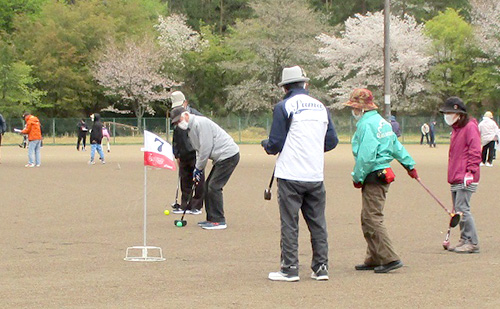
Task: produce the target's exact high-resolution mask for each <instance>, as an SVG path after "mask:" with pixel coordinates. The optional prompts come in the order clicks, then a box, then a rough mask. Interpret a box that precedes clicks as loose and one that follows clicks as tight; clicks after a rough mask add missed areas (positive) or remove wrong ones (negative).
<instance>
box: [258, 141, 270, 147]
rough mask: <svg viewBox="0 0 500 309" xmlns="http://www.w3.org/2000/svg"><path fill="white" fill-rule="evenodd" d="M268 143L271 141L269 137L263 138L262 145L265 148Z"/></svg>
mask: <svg viewBox="0 0 500 309" xmlns="http://www.w3.org/2000/svg"><path fill="white" fill-rule="evenodd" d="M267 143H269V140H268V139H263V140H262V141H261V142H260V145H261V146H262V147H264V148H266V147H267Z"/></svg>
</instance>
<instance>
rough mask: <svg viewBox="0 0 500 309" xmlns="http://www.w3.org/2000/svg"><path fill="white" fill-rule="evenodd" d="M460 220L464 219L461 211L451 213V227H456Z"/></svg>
mask: <svg viewBox="0 0 500 309" xmlns="http://www.w3.org/2000/svg"><path fill="white" fill-rule="evenodd" d="M460 220H462V214H461V213H455V214H452V215H451V219H450V227H455V226H457V225H458V224H459V223H460Z"/></svg>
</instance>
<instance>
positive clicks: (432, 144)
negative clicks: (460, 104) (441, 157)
mask: <svg viewBox="0 0 500 309" xmlns="http://www.w3.org/2000/svg"><path fill="white" fill-rule="evenodd" d="M429 137H430V139H431V141H430V142H429V147H431V148H432V147H434V148H436V122H435V121H434V120H432V121H431V122H430V124H429Z"/></svg>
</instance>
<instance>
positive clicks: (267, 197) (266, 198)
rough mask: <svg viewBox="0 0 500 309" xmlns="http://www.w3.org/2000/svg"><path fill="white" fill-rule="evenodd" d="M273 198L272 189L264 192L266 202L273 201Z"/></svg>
mask: <svg viewBox="0 0 500 309" xmlns="http://www.w3.org/2000/svg"><path fill="white" fill-rule="evenodd" d="M271 196H272V194H271V189H270V188H267V189H266V190H264V199H265V200H266V201H269V200H271Z"/></svg>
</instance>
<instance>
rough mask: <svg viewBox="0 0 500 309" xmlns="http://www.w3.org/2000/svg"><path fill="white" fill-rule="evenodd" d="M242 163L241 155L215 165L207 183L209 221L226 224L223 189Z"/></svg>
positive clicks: (206, 206)
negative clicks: (240, 162)
mask: <svg viewBox="0 0 500 309" xmlns="http://www.w3.org/2000/svg"><path fill="white" fill-rule="evenodd" d="M239 161H240V154H239V153H237V154H235V155H234V156H232V157H230V158H227V159H225V160H222V161H220V162H217V163H215V164H214V165H213V166H212V170H211V171H210V174H209V175H208V178H207V181H206V182H205V209H206V211H207V221H210V222H226V218H225V217H224V198H223V196H222V188H223V187H224V186H225V185H226V183H227V182H228V180H229V177H231V174H232V173H233V171H234V169H235V168H236V165H238V162H239Z"/></svg>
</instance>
